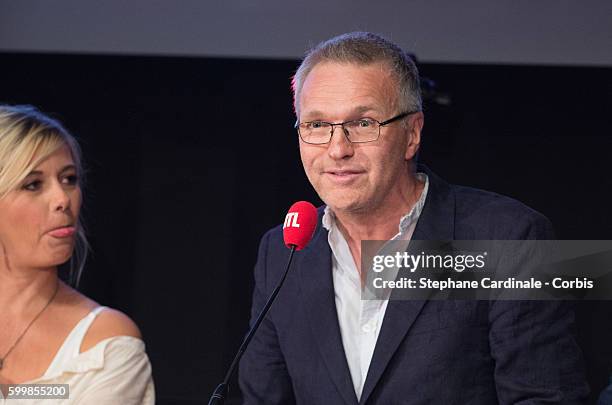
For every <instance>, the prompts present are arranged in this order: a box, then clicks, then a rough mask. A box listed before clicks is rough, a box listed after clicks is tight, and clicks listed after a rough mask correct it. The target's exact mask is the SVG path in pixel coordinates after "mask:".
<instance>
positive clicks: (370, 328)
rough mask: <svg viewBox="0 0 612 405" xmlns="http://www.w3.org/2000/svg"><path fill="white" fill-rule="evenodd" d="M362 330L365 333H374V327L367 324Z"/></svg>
mask: <svg viewBox="0 0 612 405" xmlns="http://www.w3.org/2000/svg"><path fill="white" fill-rule="evenodd" d="M361 330H362V331H364V332H365V333H370V332H372V326H371V325H370V324H365V325H363V326H362V327H361Z"/></svg>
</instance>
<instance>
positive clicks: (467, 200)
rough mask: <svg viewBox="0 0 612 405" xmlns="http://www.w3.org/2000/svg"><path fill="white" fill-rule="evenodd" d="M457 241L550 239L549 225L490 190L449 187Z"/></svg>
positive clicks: (519, 204) (552, 237)
mask: <svg viewBox="0 0 612 405" xmlns="http://www.w3.org/2000/svg"><path fill="white" fill-rule="evenodd" d="M452 188H453V192H454V195H455V218H456V223H455V227H456V229H455V233H456V236H457V239H462V238H466V239H467V238H475V239H499V240H504V239H516V240H520V239H554V238H555V236H554V231H553V227H552V224H551V222H550V221H549V220H548V218H546V217H545V216H544V215H542V214H541V213H540V212H538V211H536V210H534V209H533V208H530V207H528V206H527V205H525V204H523V203H522V202H520V201H518V200H515V199H514V198H510V197H507V196H504V195H501V194H497V193H494V192H491V191H486V190H480V189H477V188H472V187H465V186H452Z"/></svg>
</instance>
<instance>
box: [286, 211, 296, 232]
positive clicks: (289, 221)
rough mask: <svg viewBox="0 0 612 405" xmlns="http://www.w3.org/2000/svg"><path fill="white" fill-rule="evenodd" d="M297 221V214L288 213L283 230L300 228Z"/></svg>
mask: <svg viewBox="0 0 612 405" xmlns="http://www.w3.org/2000/svg"><path fill="white" fill-rule="evenodd" d="M297 220H298V213H297V212H290V213H288V214H287V216H286V217H285V223H284V224H283V229H285V228H299V227H300V224H298V222H297Z"/></svg>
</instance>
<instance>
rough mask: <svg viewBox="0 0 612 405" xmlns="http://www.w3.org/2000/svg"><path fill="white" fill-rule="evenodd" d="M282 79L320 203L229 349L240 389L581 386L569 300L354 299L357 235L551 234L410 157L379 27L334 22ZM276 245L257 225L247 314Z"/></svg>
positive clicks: (397, 82) (470, 394)
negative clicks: (244, 339)
mask: <svg viewBox="0 0 612 405" xmlns="http://www.w3.org/2000/svg"><path fill="white" fill-rule="evenodd" d="M293 91H294V103H295V111H296V114H297V118H298V123H297V128H298V133H299V144H300V155H301V159H302V163H303V165H304V170H305V172H306V175H307V176H308V179H309V181H310V182H311V184H312V185H313V187H314V188H315V190H316V191H317V193H318V194H319V196H320V197H321V199H322V200H323V201H324V202H325V204H326V205H325V207H324V208H322V209H320V210H319V214H320V216H319V221H320V223H319V227H318V228H317V231H316V233H315V235H314V237H313V240H312V241H311V243H310V245H309V246H308V247H307V248H306V249H304V250H303V251H302V252H300V253H299V254H296V256H295V258H294V264H293V265H294V267H293V268H292V269H291V271H290V273H289V275H288V277H287V280H286V282H285V285H284V286H283V289H282V290H281V292H280V294H279V296H278V298H277V301H276V302H275V303H274V305H273V306H272V309H271V311H270V313H269V314H268V316H267V317H266V319H265V320H264V322H263V323H262V325H261V329H260V330H259V331H258V332H257V334H256V335H255V338H254V339H253V341H252V343H251V346H250V347H249V348H248V350H247V352H246V353H245V356H244V358H243V360H242V362H241V367H240V385H241V388H242V391H243V394H244V398H245V403H247V404H289V403H299V404H358V403H359V404H399V403H402V404H466V403H470V404H487V405H488V404H495V403H502V404H514V403H521V404H535V403H575V402H580V400H581V399H582V398H583V397H584V396H585V395H586V394H587V392H588V388H587V387H586V384H585V382H584V379H583V377H582V373H581V357H580V352H579V350H578V348H577V346H576V343H575V342H574V340H573V338H572V336H571V334H570V333H569V332H568V331H569V328H570V326H571V322H572V315H571V313H570V312H568V311H567V309H566V308H565V307H564V306H562V305H560V304H558V303H537V302H528V301H526V302H509V301H506V302H502V301H500V302H496V303H490V302H487V301H425V300H421V301H416V300H411V301H407V300H404V301H402V300H361V299H360V297H361V290H362V285H363V282H364V279H365V275H366V274H365V273H366V271H365V270H363V271H362V269H361V265H360V263H361V259H360V258H361V244H360V243H361V241H362V240H389V239H401V240H453V239H457V240H462V239H480V240H497V239H511V240H512V239H552V238H553V234H552V230H551V226H550V223H549V222H548V220H547V219H546V218H544V217H543V216H542V215H540V214H538V213H537V212H535V211H533V210H531V209H529V208H528V207H526V206H524V205H523V204H521V203H519V202H517V201H514V200H512V199H509V198H506V197H502V196H500V195H497V194H493V193H488V192H484V191H480V190H475V189H470V188H464V187H457V186H452V185H449V184H447V183H445V182H444V181H442V180H441V179H439V178H438V177H437V176H436V175H435V174H433V173H432V172H430V171H429V170H428V169H427V168H425V167H420V166H419V167H417V164H416V155H417V152H418V150H419V145H420V140H421V130H422V128H423V119H424V116H423V112H422V108H421V96H420V91H419V79H418V72H417V69H416V67H415V65H414V63H413V62H412V61H411V59H410V58H409V57H408V56H407V55H406V54H405V53H404V52H403V51H402V50H401V49H399V48H398V47H397V46H396V45H394V44H392V43H390V42H388V41H387V40H385V39H383V38H381V37H379V36H376V35H373V34H370V33H351V34H345V35H342V36H339V37H336V38H333V39H330V40H328V41H326V42H323V43H321V44H319V45H318V46H316V47H315V48H314V49H312V50H311V51H310V52H309V53H308V55H307V56H306V58H305V59H304V61H303V62H302V64H301V66H300V67H299V69H298V70H297V73H296V75H295V77H294V80H293ZM287 254H288V253H287V250H286V248H285V247H284V245H283V242H282V231H281V228H280V227H277V228H275V229H272V230H271V231H269V232H268V233H267V234H266V235H265V236H264V237H263V239H262V242H261V246H260V250H259V258H258V261H257V264H256V267H255V283H256V285H255V291H254V295H253V308H252V317H253V319H254V318H255V317H256V316H257V314H258V313H259V311H260V310H261V308H262V306H263V305H264V303H265V300H266V298H267V297H268V295H269V294H270V292H271V291H272V289H273V288H274V286H275V285H276V283H277V282H278V280H279V278H280V276H281V274H282V271H283V266H284V264H285V260H286V257H287Z"/></svg>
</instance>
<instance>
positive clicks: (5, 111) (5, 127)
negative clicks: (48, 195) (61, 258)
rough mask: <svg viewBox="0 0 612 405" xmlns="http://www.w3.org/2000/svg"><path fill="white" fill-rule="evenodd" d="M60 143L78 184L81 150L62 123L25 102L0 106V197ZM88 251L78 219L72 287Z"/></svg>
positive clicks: (80, 271) (70, 265)
mask: <svg viewBox="0 0 612 405" xmlns="http://www.w3.org/2000/svg"><path fill="white" fill-rule="evenodd" d="M63 146H68V148H69V149H70V152H71V153H72V159H73V161H74V165H75V166H76V170H77V175H78V178H79V185H80V186H82V185H83V175H84V173H83V166H82V162H81V149H80V147H79V144H78V143H77V141H76V139H74V137H73V136H72V135H70V133H69V132H68V131H67V130H66V129H65V128H64V127H63V126H62V124H60V123H59V122H58V121H57V120H55V119H53V118H51V117H49V116H47V115H45V114H43V113H41V112H40V111H38V110H37V109H36V108H35V107H32V106H29V105H15V106H10V105H0V199H2V198H4V197H6V195H7V194H8V193H10V192H11V191H13V190H16V189H17V188H18V187H19V185H20V184H21V182H22V181H23V180H24V179H25V177H26V176H27V175H28V174H29V173H30V172H31V171H32V170H34V168H35V167H36V166H38V165H39V164H40V163H41V162H42V161H43V160H45V159H47V158H48V157H49V156H50V155H51V154H53V153H54V152H55V151H56V150H58V149H59V148H61V147H63ZM88 251H89V244H88V242H87V238H86V236H85V231H84V229H83V224H82V221H81V218H79V220H78V226H77V240H76V245H75V250H74V252H73V254H72V256H71V258H70V262H69V282H70V284H72V285H74V286H77V285H78V283H79V280H80V278H81V273H82V271H83V267H84V265H85V259H86V258H87V253H88Z"/></svg>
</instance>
